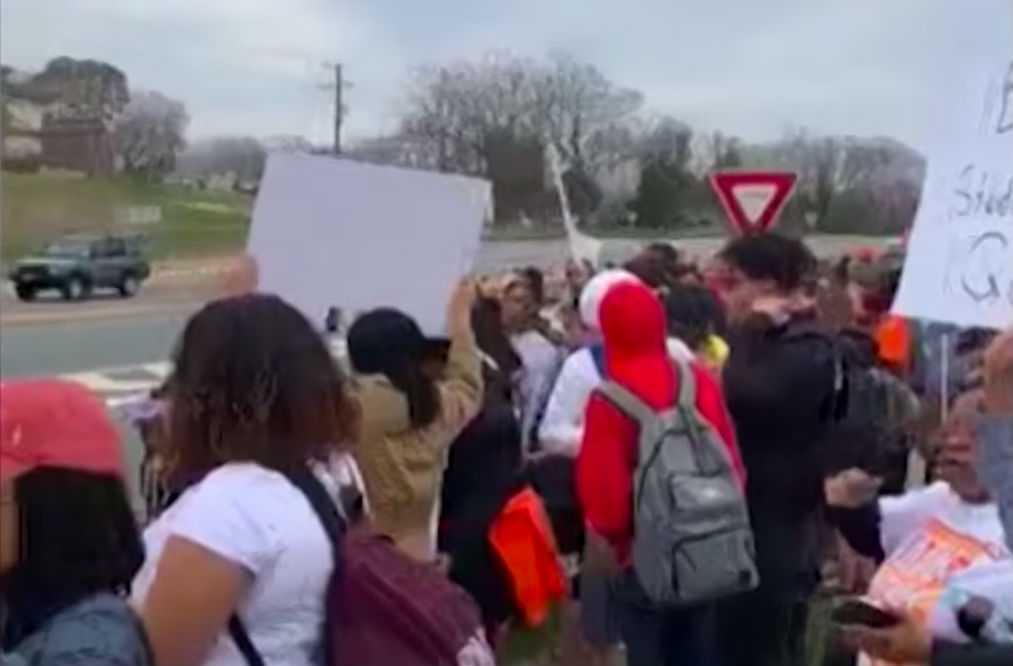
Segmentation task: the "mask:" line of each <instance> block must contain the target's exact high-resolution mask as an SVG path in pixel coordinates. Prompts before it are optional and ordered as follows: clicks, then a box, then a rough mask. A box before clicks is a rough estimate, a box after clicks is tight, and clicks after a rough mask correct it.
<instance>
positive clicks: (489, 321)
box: [471, 297, 521, 376]
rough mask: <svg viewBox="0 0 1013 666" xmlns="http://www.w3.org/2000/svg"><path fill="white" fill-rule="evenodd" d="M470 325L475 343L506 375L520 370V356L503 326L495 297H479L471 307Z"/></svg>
mask: <svg viewBox="0 0 1013 666" xmlns="http://www.w3.org/2000/svg"><path fill="white" fill-rule="evenodd" d="M471 326H472V329H473V330H474V331H475V344H477V345H478V348H479V349H481V350H482V351H483V352H484V353H485V354H486V355H488V356H489V358H491V359H492V360H494V361H496V365H498V366H499V369H500V370H501V371H502V372H503V373H505V374H506V375H507V376H512V375H513V373H515V372H516V371H518V370H520V368H521V358H520V356H519V355H518V354H517V351H516V350H515V349H514V347H513V345H512V344H511V343H510V336H508V335H507V332H506V330H505V329H504V328H503V312H502V308H501V307H500V304H499V301H498V300H497V299H495V298H489V297H481V298H478V299H476V300H475V304H474V305H473V306H472V307H471Z"/></svg>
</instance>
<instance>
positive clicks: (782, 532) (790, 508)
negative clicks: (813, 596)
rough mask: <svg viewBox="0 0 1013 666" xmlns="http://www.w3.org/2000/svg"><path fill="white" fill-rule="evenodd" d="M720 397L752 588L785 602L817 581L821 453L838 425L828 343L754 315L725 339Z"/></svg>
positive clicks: (810, 331) (812, 332)
mask: <svg viewBox="0 0 1013 666" xmlns="http://www.w3.org/2000/svg"><path fill="white" fill-rule="evenodd" d="M730 346H731V354H730V356H729V358H728V362H727V363H726V365H725V369H724V389H725V396H726V398H727V401H728V408H729V411H730V412H731V415H732V418H733V420H734V422H735V429H736V433H737V435H738V440H739V448H740V449H741V451H742V458H743V462H744V463H745V466H746V472H747V475H748V482H747V486H746V488H747V490H746V495H747V499H748V502H749V509H750V518H751V520H752V524H753V533H754V536H755V539H756V551H757V552H756V554H757V564H758V567H759V569H760V579H761V586H763V587H764V588H766V589H767V593H768V594H773V595H775V596H783V597H785V598H802V597H805V596H808V595H809V594H810V593H811V592H812V591H813V589H815V587H816V585H817V584H818V582H819V564H820V539H819V531H820V530H819V528H820V517H821V511H822V508H823V504H824V503H823V477H824V471H825V467H826V449H827V447H828V446H829V439H830V435H831V432H832V428H833V425H834V422H835V419H836V418H837V409H838V406H837V404H836V401H837V400H838V393H839V387H838V383H839V367H838V366H839V364H838V359H837V356H836V354H837V352H836V350H835V346H834V342H833V339H832V338H831V337H829V336H827V335H824V334H822V333H820V332H819V331H817V329H816V327H815V325H814V323H813V322H812V321H811V320H809V319H804V318H796V319H793V320H789V321H788V322H787V323H785V324H781V325H775V324H774V323H773V322H772V321H771V320H770V319H769V318H768V317H766V316H763V315H755V316H754V317H752V318H751V319H750V320H749V321H747V322H745V323H744V325H742V326H740V327H738V328H737V329H736V330H733V331H732V335H731V336H730Z"/></svg>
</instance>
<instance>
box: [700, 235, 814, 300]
mask: <svg viewBox="0 0 1013 666" xmlns="http://www.w3.org/2000/svg"><path fill="white" fill-rule="evenodd" d="M719 256H720V257H721V259H723V260H724V261H726V262H727V263H728V264H729V265H731V266H732V267H733V268H737V269H738V270H740V271H742V273H744V274H745V276H746V277H747V278H749V279H750V280H770V281H772V282H773V283H774V284H775V285H777V287H778V288H779V289H781V290H782V291H795V290H797V289H800V288H802V287H804V286H805V285H806V284H807V283H808V280H809V278H810V277H811V276H812V275H813V273H814V272H815V271H816V267H817V262H816V257H815V256H813V253H812V252H810V250H809V248H808V247H806V245H805V243H803V242H802V241H800V240H798V239H797V238H788V237H787V236H781V235H779V234H773V233H764V234H750V235H747V236H742V237H741V238H736V239H735V240H733V241H731V242H730V243H728V245H726V246H725V248H724V249H723V250H722V251H721V254H720V255H719Z"/></svg>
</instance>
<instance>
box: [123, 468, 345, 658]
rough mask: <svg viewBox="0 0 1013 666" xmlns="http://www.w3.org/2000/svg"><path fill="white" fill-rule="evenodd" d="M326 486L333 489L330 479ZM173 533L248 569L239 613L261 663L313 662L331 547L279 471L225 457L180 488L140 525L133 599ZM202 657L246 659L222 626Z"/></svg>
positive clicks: (140, 595) (142, 592)
mask: <svg viewBox="0 0 1013 666" xmlns="http://www.w3.org/2000/svg"><path fill="white" fill-rule="evenodd" d="M320 476H322V477H325V474H323V473H322V474H320ZM323 480H327V481H330V480H329V479H326V478H324V479H323ZM327 485H328V486H330V489H331V491H332V492H334V489H335V487H336V486H335V485H334V484H333V483H331V482H329V483H328V484H327ZM173 535H175V536H180V537H184V538H186V539H189V540H190V541H192V542H194V543H197V544H199V545H201V546H203V547H204V548H207V549H208V550H211V551H212V552H214V553H217V554H218V555H220V556H222V557H224V558H225V559H227V560H230V561H232V562H235V563H236V564H239V565H240V566H242V567H243V568H244V569H246V570H247V571H248V572H249V573H250V574H251V575H252V576H253V585H252V587H251V588H250V591H249V595H248V597H247V599H246V601H245V603H244V604H243V605H242V607H241V608H240V611H239V616H240V618H241V619H242V620H243V623H244V624H245V625H246V629H247V631H248V632H249V634H250V638H251V640H252V641H253V644H254V645H255V646H256V647H257V650H258V651H259V652H260V654H261V655H262V656H263V658H264V662H265V663H267V664H284V665H285V666H300V665H302V664H307V665H309V664H313V663H315V662H316V661H317V659H315V655H317V654H319V643H320V640H321V637H322V635H323V634H322V626H323V620H324V593H325V590H326V586H327V583H328V580H329V578H330V575H331V571H332V568H333V554H332V549H331V544H330V543H329V541H328V539H327V535H326V533H325V532H324V529H323V527H322V526H321V524H320V522H319V520H318V519H317V517H316V514H314V513H313V509H312V508H311V507H310V505H309V502H307V500H306V498H305V497H304V496H303V494H302V493H301V492H300V491H299V490H298V489H297V488H296V487H295V486H293V485H292V484H291V483H289V482H288V480H287V479H285V477H284V476H282V475H281V474H279V473H277V472H274V471H271V470H268V469H266V468H264V467H261V466H259V465H256V464H253V463H231V464H228V465H223V466H222V467H219V468H218V469H216V470H214V471H213V472H211V473H210V474H208V475H207V476H206V477H205V478H204V479H203V480H202V481H201V482H200V483H199V484H197V485H195V486H193V487H192V488H190V489H188V490H187V491H186V492H185V493H183V495H182V496H181V497H180V498H179V499H178V500H177V501H176V502H175V503H174V504H173V505H172V506H170V507H169V508H168V509H167V510H166V511H165V512H164V513H163V514H162V515H161V516H159V517H158V519H157V520H155V522H153V523H152V524H151V525H149V526H148V528H147V529H145V531H144V545H145V548H146V553H147V556H146V559H145V562H144V565H143V566H142V567H141V570H140V572H138V574H137V577H136V578H135V580H134V586H133V601H134V602H135V603H136V604H137V605H139V606H140V605H141V604H143V602H144V598H145V596H146V595H147V593H148V590H149V589H150V587H151V583H152V581H153V580H154V575H155V570H156V568H157V566H158V561H159V558H160V557H161V555H162V549H163V548H164V547H165V543H166V540H167V539H168V538H169V537H170V536H173ZM204 663H205V664H215V665H226V664H227V665H233V664H234V665H236V666H245V664H246V661H245V660H244V659H243V657H242V655H241V654H240V653H239V651H238V649H237V648H236V646H235V643H234V642H233V641H232V639H231V638H230V637H229V635H228V632H226V631H223V632H222V634H221V635H220V636H219V638H218V642H217V643H216V644H215V647H214V648H213V649H212V651H211V654H210V655H208V658H207V659H206V660H205V662H204Z"/></svg>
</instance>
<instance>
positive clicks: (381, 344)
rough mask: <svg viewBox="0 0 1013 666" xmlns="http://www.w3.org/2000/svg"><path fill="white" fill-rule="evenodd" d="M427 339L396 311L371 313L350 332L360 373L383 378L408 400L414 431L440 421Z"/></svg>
mask: <svg viewBox="0 0 1013 666" xmlns="http://www.w3.org/2000/svg"><path fill="white" fill-rule="evenodd" d="M426 349H427V345H426V338H425V336H424V335H422V331H421V329H419V325H418V324H416V323H415V320H414V319H412V318H411V317H409V316H408V315H406V314H405V313H403V312H401V311H400V310H395V309H393V308H378V309H376V310H371V311H369V312H367V313H365V314H363V315H362V316H360V317H359V318H358V319H356V320H355V322H354V323H353V324H352V326H351V328H349V329H348V358H349V360H350V361H351V363H352V367H353V368H354V369H355V371H356V372H359V373H362V374H382V375H385V376H386V377H387V379H389V380H390V382H391V384H393V385H394V386H395V387H396V388H397V389H398V390H399V391H401V392H402V393H404V395H405V398H406V399H407V400H408V416H409V419H410V420H411V424H412V427H415V428H424V427H425V426H427V425H429V424H431V423H432V422H433V421H435V420H436V416H437V415H438V414H439V411H440V393H439V391H438V390H437V388H436V382H435V381H434V380H433V378H432V377H430V376H429V375H428V374H426V372H425V370H424V369H423V365H422V361H423V359H424V356H425V353H426Z"/></svg>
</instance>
